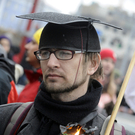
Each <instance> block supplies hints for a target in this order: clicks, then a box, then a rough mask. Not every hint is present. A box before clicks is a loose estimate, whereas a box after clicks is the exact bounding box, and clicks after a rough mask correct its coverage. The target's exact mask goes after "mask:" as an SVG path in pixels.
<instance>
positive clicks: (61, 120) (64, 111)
mask: <svg viewBox="0 0 135 135" xmlns="http://www.w3.org/2000/svg"><path fill="white" fill-rule="evenodd" d="M40 89H41V90H40V91H39V93H38V95H37V97H36V99H35V102H34V107H35V109H36V110H38V111H39V112H40V113H41V114H42V115H43V116H46V117H47V118H49V119H51V120H53V121H55V122H56V123H58V124H60V125H67V124H68V123H70V122H79V121H80V120H81V119H83V118H84V117H85V116H86V115H88V114H89V113H90V112H92V111H93V110H94V109H95V108H96V107H97V105H98V102H99V99H100V95H101V92H102V86H101V84H100V83H99V82H98V81H96V80H93V81H92V83H91V85H90V86H89V88H88V91H87V93H86V94H85V95H83V96H82V97H80V98H78V99H76V100H74V101H70V102H61V101H56V100H54V99H52V98H51V96H50V94H49V93H47V92H46V90H45V88H44V84H43V82H42V83H41V85H40Z"/></svg>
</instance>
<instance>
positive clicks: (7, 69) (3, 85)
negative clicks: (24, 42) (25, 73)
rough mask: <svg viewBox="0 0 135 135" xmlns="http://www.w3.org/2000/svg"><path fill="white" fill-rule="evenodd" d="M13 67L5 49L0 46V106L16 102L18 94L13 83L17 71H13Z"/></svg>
mask: <svg viewBox="0 0 135 135" xmlns="http://www.w3.org/2000/svg"><path fill="white" fill-rule="evenodd" d="M15 65H16V64H15V63H14V62H13V61H11V60H9V59H8V58H7V53H6V51H5V48H4V47H3V46H2V45H0V104H6V103H13V102H16V101H17V97H18V94H17V90H16V86H15V82H16V81H17V79H18V74H17V73H18V71H15V69H16V66H15ZM15 74H16V75H15ZM16 77H17V78H16Z"/></svg>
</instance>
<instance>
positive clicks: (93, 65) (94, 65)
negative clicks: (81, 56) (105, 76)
mask: <svg viewBox="0 0 135 135" xmlns="http://www.w3.org/2000/svg"><path fill="white" fill-rule="evenodd" d="M100 62H101V57H100V55H99V54H98V55H96V56H94V58H93V59H92V61H89V64H88V75H93V74H94V73H95V72H96V71H97V69H98V67H99V64H100Z"/></svg>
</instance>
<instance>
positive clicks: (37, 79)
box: [17, 28, 43, 102]
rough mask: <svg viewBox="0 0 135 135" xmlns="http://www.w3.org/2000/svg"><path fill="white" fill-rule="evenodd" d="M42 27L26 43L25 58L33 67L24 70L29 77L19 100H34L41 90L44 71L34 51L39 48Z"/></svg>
mask: <svg viewBox="0 0 135 135" xmlns="http://www.w3.org/2000/svg"><path fill="white" fill-rule="evenodd" d="M42 29H43V28H40V29H38V30H37V31H36V32H35V33H34V35H33V38H32V40H31V41H30V42H28V43H27V44H26V45H25V49H26V58H25V60H26V61H27V62H28V63H29V64H30V65H31V69H29V70H24V71H25V75H26V77H27V79H28V84H26V85H25V87H24V88H23V90H22V91H21V93H20V94H19V97H18V99H17V102H30V101H34V99H35V97H36V95H37V93H38V91H39V85H40V83H41V81H42V71H41V68H40V62H39V60H37V59H36V57H35V55H34V51H36V50H38V47H39V41H40V35H41V33H42Z"/></svg>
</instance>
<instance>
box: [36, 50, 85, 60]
mask: <svg viewBox="0 0 135 135" xmlns="http://www.w3.org/2000/svg"><path fill="white" fill-rule="evenodd" d="M41 50H46V49H40V50H37V51H35V52H34V55H35V56H36V58H37V59H38V60H48V59H49V58H50V55H51V54H52V53H53V54H54V55H55V57H56V58H57V59H58V60H71V59H72V58H73V56H74V54H78V53H84V52H82V51H72V50H66V49H59V50H65V51H70V52H72V57H71V58H70V59H60V58H58V57H57V56H56V54H55V52H56V51H59V50H55V51H50V50H46V51H48V52H50V55H49V57H48V58H47V59H40V58H39V57H38V54H40V51H41Z"/></svg>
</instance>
